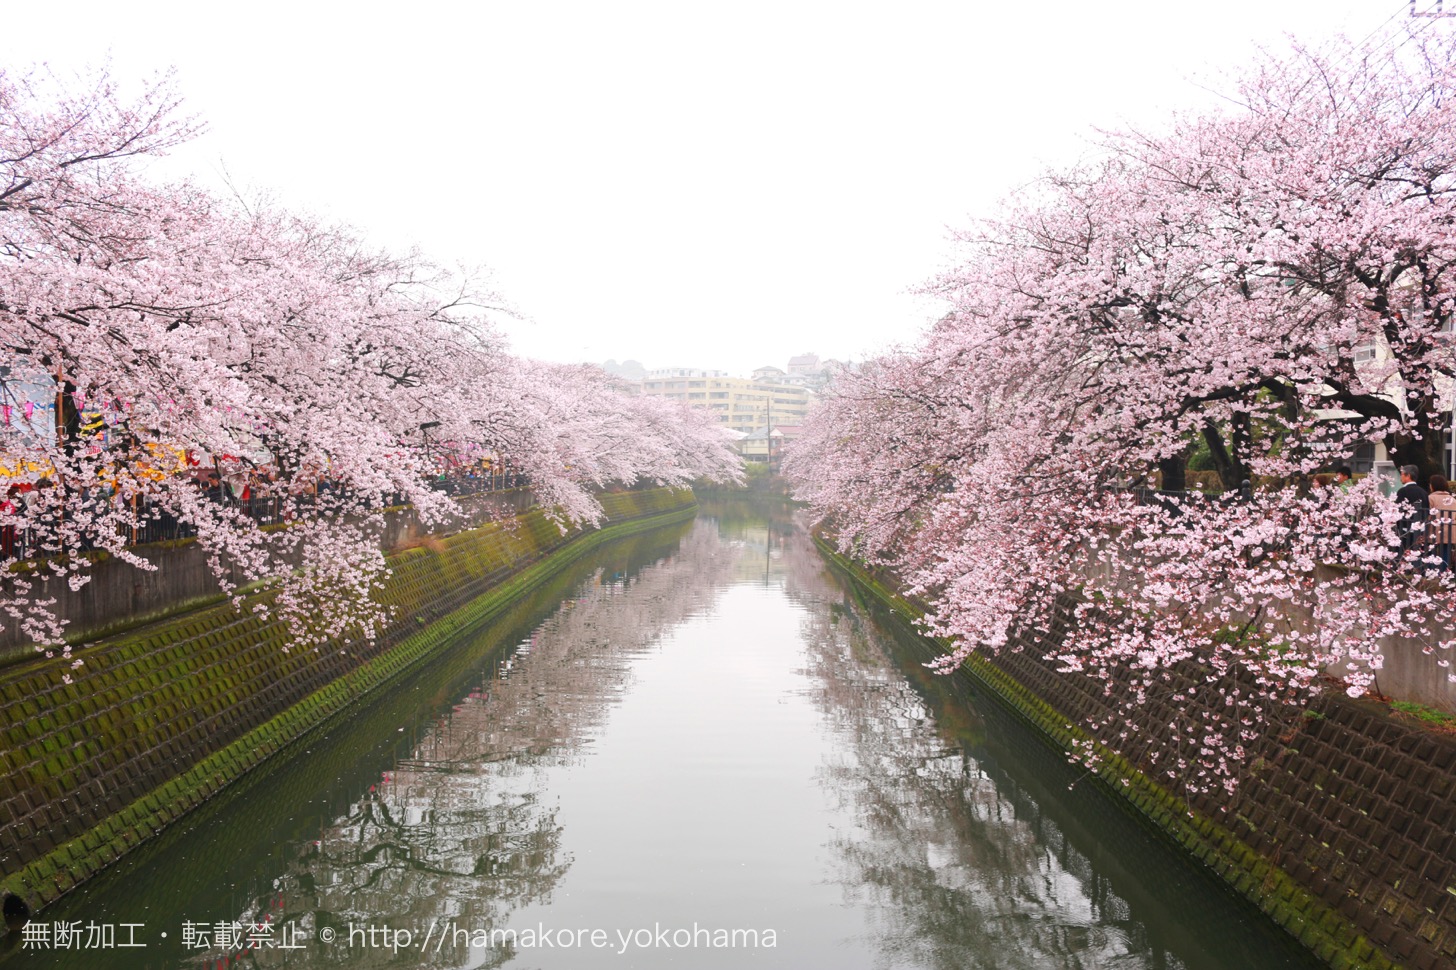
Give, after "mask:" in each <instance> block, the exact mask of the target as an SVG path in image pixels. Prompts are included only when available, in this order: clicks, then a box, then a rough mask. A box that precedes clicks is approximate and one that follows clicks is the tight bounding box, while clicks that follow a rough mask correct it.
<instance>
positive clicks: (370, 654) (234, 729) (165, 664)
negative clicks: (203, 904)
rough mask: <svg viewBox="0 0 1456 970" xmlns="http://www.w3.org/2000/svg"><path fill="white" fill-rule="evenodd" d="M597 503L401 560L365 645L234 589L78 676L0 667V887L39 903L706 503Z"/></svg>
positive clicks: (686, 499) (644, 497) (639, 497)
mask: <svg viewBox="0 0 1456 970" xmlns="http://www.w3.org/2000/svg"><path fill="white" fill-rule="evenodd" d="M601 500H602V504H603V506H604V508H605V510H606V513H607V516H608V521H607V523H606V524H604V527H603V528H601V529H597V530H593V531H590V532H585V533H584V532H582V531H580V530H575V531H573V532H571V533H568V534H566V535H563V534H561V532H560V531H559V530H558V529H557V527H556V526H555V525H554V524H553V523H552V522H551V521H550V520H549V519H547V517H546V516H545V515H543V514H542V513H541V512H540V511H539V510H533V511H530V512H527V513H525V514H522V515H520V516H518V517H516V518H514V519H509V520H505V521H502V522H495V523H491V524H489V525H486V526H484V527H482V528H478V529H474V530H471V531H468V532H462V533H459V534H457V535H453V536H450V537H448V538H443V539H437V540H430V541H428V542H427V543H425V544H423V545H421V546H419V547H417V548H413V549H409V550H406V551H404V552H401V553H398V554H396V555H394V556H392V557H391V558H390V566H391V573H392V574H391V576H390V578H389V580H388V582H387V584H386V585H385V588H384V590H383V593H382V596H381V598H382V600H383V601H384V602H386V603H388V604H390V605H391V606H393V607H394V608H395V613H394V616H395V619H394V621H393V623H392V625H391V626H390V628H389V629H388V630H387V631H386V633H385V635H384V636H382V637H380V638H378V639H377V640H375V641H374V642H372V643H365V642H351V643H343V644H338V645H337V646H335V647H331V648H328V649H322V650H317V651H315V650H294V651H291V652H286V651H285V649H284V648H285V647H286V646H287V645H288V636H287V632H286V630H285V628H284V627H283V626H282V624H280V623H278V622H275V621H273V620H268V619H263V618H260V617H259V616H257V615H256V614H254V613H252V612H251V611H250V610H249V609H248V607H249V606H250V605H251V604H250V603H245V604H244V607H243V609H241V610H235V609H234V608H233V607H232V606H231V605H230V604H228V603H223V604H219V605H215V606H212V607H208V608H206V609H201V610H197V611H194V612H190V613H186V614H184V615H181V616H177V617H174V618H172V619H169V620H165V621H162V622H158V623H154V624H151V625H149V626H146V627H143V628H140V629H137V630H134V631H131V632H129V633H127V634H125V635H121V636H118V637H115V638H113V639H111V640H107V641H102V642H100V643H97V644H95V645H92V646H88V647H86V648H84V649H82V650H80V651H78V656H80V657H81V658H82V659H84V660H85V665H84V666H83V667H82V668H80V670H78V671H74V672H71V674H72V679H73V682H72V683H70V684H66V683H64V682H63V675H64V674H65V673H67V668H66V667H65V666H63V665H62V664H61V663H60V662H59V661H55V660H52V661H35V662H31V663H27V664H19V665H14V666H10V667H6V668H4V669H0V894H3V895H6V896H9V895H14V896H16V897H19V898H20V899H21V900H24V901H25V903H26V904H27V905H28V906H29V907H30V908H31V909H32V911H34V910H35V909H37V908H38V907H39V906H41V905H43V904H44V903H47V902H49V901H51V900H53V899H55V898H56V897H57V896H59V895H61V894H62V893H64V892H66V891H67V890H69V889H70V888H72V887H73V886H74V885H76V884H77V883H78V882H80V881H82V880H84V879H86V878H88V877H89V876H90V875H92V874H94V873H95V872H97V871H98V870H99V869H100V868H102V867H103V866H105V865H106V864H108V863H109V862H111V861H113V860H114V859H116V858H117V857H118V856H120V855H121V854H123V853H125V852H126V851H127V850H129V849H130V848H132V847H133V846H135V845H136V844H138V843H139V842H141V841H142V840H144V839H146V838H147V837H149V836H151V835H152V834H154V833H156V832H157V831H159V830H160V829H161V828H162V827H164V826H165V825H167V824H168V823H169V822H170V821H171V820H173V819H175V818H177V817H178V816H179V815H181V814H183V813H185V812H186V811H188V810H189V809H190V808H192V807H194V806H196V805H197V804H199V803H200V802H201V801H203V800H204V799H206V798H207V797H209V796H210V795H212V794H214V793H215V792H217V791H218V790H220V789H221V788H222V787H223V786H225V785H227V784H228V783H229V782H231V781H233V780H235V779H236V778H238V777H240V776H241V775H242V774H243V773H244V772H246V771H248V770H249V769H250V768H252V767H254V766H255V765H257V764H259V763H260V762H262V761H263V760H265V759H266V758H268V757H269V756H270V755H271V754H273V753H274V752H276V751H278V750H279V749H281V748H282V747H284V746H285V745H287V744H288V743H289V742H291V741H293V740H294V739H296V738H298V737H299V736H300V735H302V734H303V733H305V732H306V731H308V730H310V729H311V728H313V727H315V726H317V725H318V724H320V723H321V722H323V721H324V720H326V719H327V718H328V717H330V716H332V715H333V714H335V713H337V712H339V711H341V710H343V709H344V708H345V707H347V706H349V705H350V704H351V703H352V702H353V701H355V700H357V699H358V698H359V697H360V696H362V695H364V694H367V693H368V692H369V691H371V690H374V689H376V688H378V687H379V686H380V685H382V684H384V683H386V682H387V681H388V680H390V679H391V678H392V677H394V676H395V675H396V674H398V673H400V672H402V671H403V670H404V669H406V668H408V667H409V666H411V665H412V664H414V663H417V662H419V661H420V660H422V659H424V658H425V657H427V656H429V655H430V654H431V653H432V652H433V651H434V650H435V649H436V648H438V647H440V646H442V645H444V644H447V643H449V642H450V641H451V640H453V639H454V638H455V637H457V636H458V635H460V634H461V633H462V632H464V631H465V630H467V629H469V628H471V627H472V626H474V625H476V624H479V623H482V622H485V621H486V620H488V619H490V618H491V617H493V616H495V615H496V614H497V613H499V612H500V611H501V610H502V609H504V608H506V607H508V606H509V605H510V603H511V602H512V601H513V600H514V599H516V598H518V597H520V596H521V595H522V594H523V593H525V592H527V591H528V590H530V589H532V588H533V587H534V586H536V585H538V584H539V583H541V582H543V581H545V580H546V579H547V578H549V576H550V575H551V574H552V573H553V572H555V571H556V570H557V569H559V568H560V567H561V566H562V565H564V564H565V563H566V562H568V561H570V560H571V559H573V558H575V557H576V556H578V555H580V554H581V553H583V552H585V551H586V550H588V549H590V548H593V547H595V546H596V545H598V544H599V543H600V542H602V541H605V540H607V539H609V538H614V537H616V536H619V535H625V534H631V533H633V532H637V531H642V530H645V529H648V528H654V527H656V526H657V525H660V524H663V523H666V522H669V521H674V520H676V519H678V518H682V517H690V516H691V515H693V514H694V511H695V507H694V504H693V497H692V493H691V492H690V491H685V490H684V491H675V490H669V489H657V490H652V491H641V492H622V493H613V494H607V495H603V496H601ZM260 595H267V594H266V593H265V594H260Z"/></svg>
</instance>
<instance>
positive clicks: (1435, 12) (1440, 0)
mask: <svg viewBox="0 0 1456 970" xmlns="http://www.w3.org/2000/svg"><path fill="white" fill-rule="evenodd" d="M1444 4H1445V0H1436V6H1435V8H1434V9H1432V10H1426V11H1423V12H1422V13H1416V0H1410V15H1411V16H1412V17H1430V18H1431V19H1433V20H1434V19H1436V18H1438V17H1456V11H1452V12H1451V13H1446V12H1445V11H1443V10H1442V9H1441V8H1442V6H1444Z"/></svg>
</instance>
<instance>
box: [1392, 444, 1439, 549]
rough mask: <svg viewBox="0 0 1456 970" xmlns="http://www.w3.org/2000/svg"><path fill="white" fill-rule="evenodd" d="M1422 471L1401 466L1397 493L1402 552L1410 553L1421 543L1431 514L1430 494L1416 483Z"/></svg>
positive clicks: (1413, 467)
mask: <svg viewBox="0 0 1456 970" xmlns="http://www.w3.org/2000/svg"><path fill="white" fill-rule="evenodd" d="M1418 474H1420V469H1419V468H1417V467H1416V466H1415V465H1401V466H1400V491H1398V492H1396V493H1395V501H1396V504H1397V505H1399V506H1400V507H1401V509H1400V524H1399V526H1398V529H1399V532H1400V550H1401V552H1409V551H1410V550H1411V549H1413V548H1415V546H1416V545H1417V544H1418V543H1419V542H1420V538H1421V535H1422V534H1423V532H1424V530H1425V525H1426V519H1427V518H1428V517H1429V515H1430V512H1431V502H1430V493H1428V492H1427V491H1426V490H1425V489H1424V488H1421V486H1420V485H1418V484H1417V483H1416V476H1417V475H1418Z"/></svg>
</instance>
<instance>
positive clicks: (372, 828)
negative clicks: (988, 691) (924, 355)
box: [0, 501, 1310, 970]
mask: <svg viewBox="0 0 1456 970" xmlns="http://www.w3.org/2000/svg"><path fill="white" fill-rule="evenodd" d="M925 650H926V646H925V645H924V642H923V641H920V640H919V639H918V638H916V637H915V636H914V635H913V633H912V632H911V631H910V630H909V629H908V628H907V627H906V626H905V625H904V624H903V623H902V622H901V621H900V620H899V618H898V617H896V616H894V615H892V614H890V613H889V611H887V610H885V609H884V608H882V607H879V606H877V605H873V604H870V603H868V602H866V601H865V600H864V599H863V598H862V597H861V596H860V595H859V594H858V592H857V591H856V589H855V587H854V586H853V585H851V584H850V583H849V582H848V581H846V580H845V579H843V578H841V577H840V576H839V575H837V574H836V573H835V572H834V571H833V570H832V569H831V567H829V566H828V565H827V564H825V563H824V562H823V561H822V560H821V559H820V558H819V557H818V555H817V553H816V552H815V550H814V547H813V544H812V543H811V541H810V540H809V538H808V537H807V536H806V535H805V534H804V533H803V532H802V531H801V530H799V529H798V528H797V527H796V526H795V525H794V524H793V523H792V519H791V517H790V515H789V513H788V511H787V510H786V509H785V508H783V507H782V506H775V505H767V506H765V505H750V504H748V503H747V502H746V501H741V502H723V503H714V502H705V503H704V504H703V509H702V512H701V513H700V515H699V517H698V519H697V520H696V521H695V522H692V523H690V524H688V525H685V526H675V527H668V528H667V529H664V530H659V531H656V532H652V533H648V534H646V535H642V536H639V537H636V538H633V539H626V540H622V541H621V542H618V543H615V544H611V545H608V546H604V547H603V548H602V549H600V550H599V551H597V552H596V553H594V554H593V555H592V556H591V557H589V558H588V560H586V561H583V562H582V563H580V564H578V565H577V566H576V567H574V568H573V569H572V570H569V571H568V572H567V573H565V574H563V575H562V576H561V577H560V578H559V579H558V580H556V581H555V582H554V583H553V584H551V585H550V586H548V587H547V588H545V589H543V590H541V591H539V592H538V593H537V594H536V595H535V596H534V597H532V598H531V600H530V601H529V602H523V603H521V604H519V606H517V607H516V608H515V610H514V611H513V612H512V614H511V615H509V616H507V617H504V618H503V619H502V620H501V621H500V622H498V623H496V624H494V625H493V626H492V627H491V629H490V630H488V631H487V632H485V633H483V634H481V635H479V636H477V637H475V638H473V639H470V640H468V641H465V642H461V643H459V644H456V645H455V646H453V647H451V648H450V649H449V650H448V651H446V652H445V653H443V654H442V655H441V656H440V657H439V658H438V660H436V661H434V662H432V663H431V664H430V665H429V666H428V667H427V668H426V669H422V670H419V671H417V672H415V673H414V674H412V675H410V676H409V677H407V678H406V679H404V680H403V681H401V682H399V683H398V684H396V685H394V686H393V687H392V688H391V689H390V690H388V691H387V692H386V694H385V696H383V697H381V698H379V699H377V700H375V701H373V702H372V703H370V704H369V705H367V707H365V708H364V709H361V710H359V711H358V712H357V713H355V714H353V715H352V716H350V717H349V718H347V719H341V720H336V721H335V722H333V723H332V724H331V725H330V726H329V728H328V730H327V733H326V734H324V733H320V734H318V735H316V736H314V737H312V738H310V739H309V740H308V741H307V742H306V743H305V744H303V745H300V746H298V749H297V750H296V752H295V753H294V755H293V756H292V757H291V758H290V759H288V760H286V761H281V762H275V763H271V764H270V765H268V766H265V767H264V768H263V769H261V770H259V771H255V772H254V773H252V774H251V775H250V776H248V777H247V779H246V780H245V781H244V782H243V783H242V784H241V785H239V786H236V787H235V788H234V789H233V790H232V791H231V792H229V793H228V794H227V795H225V796H223V797H221V798H218V799H215V800H214V801H212V802H210V803H209V804H208V805H206V806H205V807H204V808H203V809H202V810H200V811H199V812H197V813H195V814H194V815H192V816H190V817H189V818H188V819H186V820H185V821H183V822H182V823H180V824H178V825H176V826H174V827H173V828H171V829H169V830H167V831H166V832H165V833H164V834H163V836H162V837H160V838H159V839H157V840H156V841H154V842H152V843H150V844H149V845H146V846H144V847H142V848H141V849H140V850H138V851H136V852H135V853H133V854H132V855H130V856H128V857H127V858H126V859H124V860H123V861H122V863H121V864H119V865H118V866H116V867H115V868H113V869H112V870H111V871H109V872H108V873H106V874H104V875H103V876H101V877H99V878H98V879H96V880H94V881H93V882H92V883H90V884H88V885H87V886H85V887H83V888H82V889H80V890H78V891H76V892H74V893H73V894H71V895H69V896H67V897H65V898H63V899H62V900H61V901H60V902H59V903H58V904H56V905H54V906H52V907H50V908H48V909H47V910H46V911H45V912H44V913H43V914H42V919H43V920H44V921H45V922H46V923H49V924H50V926H51V927H52V928H53V929H54V928H55V927H57V926H59V927H61V928H62V929H61V931H60V933H64V934H65V939H66V942H67V943H68V944H71V946H69V947H66V948H57V946H56V944H57V943H58V942H59V940H60V939H61V935H60V933H51V934H48V935H47V939H46V942H47V943H48V944H49V945H48V946H45V947H41V946H38V945H31V946H25V945H24V944H22V942H21V940H20V938H19V936H18V935H16V934H12V935H11V936H9V937H8V938H7V941H8V942H9V944H10V946H9V949H8V950H7V951H6V952H4V953H0V967H3V968H4V970H12V968H31V967H35V968H50V967H87V968H91V967H98V966H105V967H108V968H109V967H118V968H121V967H138V968H140V967H174V966H176V967H197V968H209V970H210V968H213V967H219V966H229V965H232V966H236V965H238V964H239V963H241V964H242V965H244V966H260V967H270V966H280V967H281V966H288V967H314V966H351V967H352V966H364V967H369V966H398V967H413V966H439V967H497V966H510V967H522V968H524V967H659V966H660V967H669V966H671V967H735V968H737V967H795V968H818V967H824V968H836V970H837V968H855V967H866V968H871V967H876V968H878V967H936V968H941V967H943V968H973V967H987V968H991V967H995V968H1019V967H1025V968H1055V967H1069V968H1087V970H1092V968H1110V967H1118V968H1149V970H1152V968H1160V970H1161V968H1178V967H1187V968H1210V970H1212V968H1231V970H1232V968H1238V970H1257V968H1265V967H1306V966H1309V965H1310V964H1309V963H1308V962H1307V961H1308V958H1307V957H1306V956H1305V954H1304V951H1302V950H1301V949H1299V948H1298V947H1297V945H1295V944H1294V943H1293V942H1292V941H1291V940H1289V939H1288V938H1287V937H1286V936H1285V935H1284V934H1283V933H1282V931H1279V930H1277V929H1275V928H1273V927H1272V925H1270V924H1268V923H1267V922H1266V921H1265V920H1264V918H1263V917H1262V916H1260V915H1259V914H1257V913H1256V912H1254V911H1252V910H1251V909H1250V908H1249V907H1248V906H1247V905H1246V904H1244V903H1242V902H1240V901H1236V900H1234V899H1232V898H1231V897H1230V896H1228V895H1227V894H1226V893H1225V892H1224V891H1223V890H1222V889H1221V888H1220V886H1219V884H1218V883H1216V882H1215V881H1213V880H1212V879H1211V878H1210V877H1208V876H1207V875H1206V874H1205V873H1204V872H1202V871H1201V870H1199V869H1197V868H1196V867H1194V866H1192V865H1190V864H1189V863H1187V862H1185V861H1184V860H1183V859H1182V858H1181V857H1180V856H1178V855H1177V854H1176V853H1174V852H1173V851H1172V850H1170V849H1168V848H1166V847H1165V846H1164V845H1163V844H1162V843H1161V842H1159V841H1158V840H1157V839H1155V838H1154V837H1153V836H1152V835H1150V834H1149V833H1148V832H1146V831H1145V830H1144V829H1142V828H1141V827H1140V826H1139V825H1138V824H1137V823H1136V822H1134V821H1133V820H1132V819H1131V818H1130V817H1129V816H1128V815H1126V814H1125V813H1124V812H1123V811H1121V810H1120V809H1119V808H1118V807H1117V805H1116V804H1114V803H1113V802H1112V801H1111V800H1110V799H1108V798H1106V797H1105V796H1104V795H1103V794H1101V793H1100V792H1098V791H1097V790H1096V789H1094V788H1093V787H1092V786H1090V785H1088V784H1085V783H1083V784H1076V783H1075V782H1077V779H1078V772H1077V770H1076V769H1074V768H1073V767H1071V766H1069V765H1067V764H1066V763H1065V761H1064V760H1063V759H1062V757H1061V756H1060V755H1059V754H1057V753H1055V752H1053V751H1052V750H1051V749H1050V748H1048V747H1047V746H1046V745H1045V744H1043V743H1042V742H1041V741H1039V740H1038V738H1037V737H1036V736H1034V735H1033V734H1032V733H1031V732H1030V731H1029V730H1028V729H1026V728H1024V727H1023V726H1022V725H1021V724H1020V723H1019V722H1017V721H1015V720H1014V719H1012V718H1011V717H1010V716H1009V715H1007V714H1006V713H1005V712H1004V711H1003V710H1002V709H1001V708H1000V707H998V706H997V705H996V704H994V703H993V702H991V701H990V700H988V699H984V698H981V697H978V696H976V695H975V693H974V691H973V690H972V688H971V687H970V686H969V685H968V684H967V683H966V682H965V681H963V680H959V679H955V678H939V677H934V676H932V675H929V674H927V673H926V672H925V670H924V668H923V667H922V666H921V665H922V663H923V661H924V660H925V659H926V657H927V654H926V653H925ZM1069 786H1070V787H1069ZM93 927H94V929H93ZM108 927H109V928H110V929H109V930H108V929H107V928H108ZM72 930H75V931H76V932H77V936H75V937H72V936H71V935H70V934H71V931H72ZM108 933H109V934H110V936H109V937H108ZM164 934H165V936H164ZM38 937H39V934H32V936H31V943H32V944H37V943H38V942H39V939H38ZM108 939H109V940H110V942H111V944H112V945H111V946H110V947H107V948H106V952H104V953H103V952H98V950H99V949H100V948H101V947H102V946H103V945H104V944H105V943H106V942H107V941H108ZM133 942H134V943H137V944H144V945H142V946H136V947H125V946H122V945H121V944H125V943H133Z"/></svg>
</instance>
